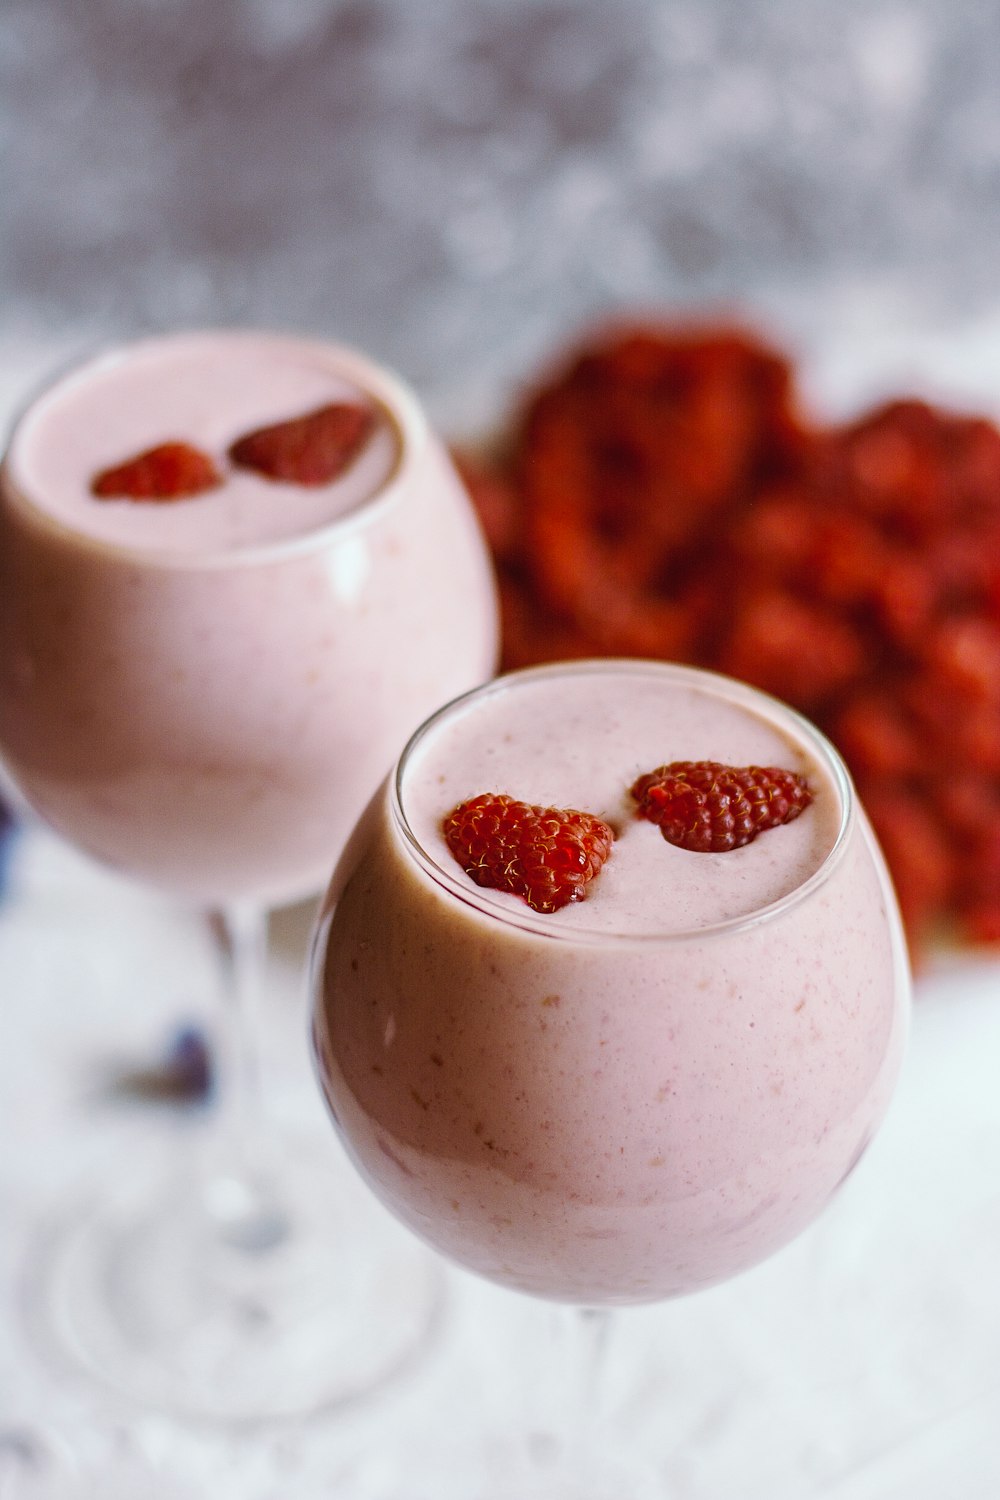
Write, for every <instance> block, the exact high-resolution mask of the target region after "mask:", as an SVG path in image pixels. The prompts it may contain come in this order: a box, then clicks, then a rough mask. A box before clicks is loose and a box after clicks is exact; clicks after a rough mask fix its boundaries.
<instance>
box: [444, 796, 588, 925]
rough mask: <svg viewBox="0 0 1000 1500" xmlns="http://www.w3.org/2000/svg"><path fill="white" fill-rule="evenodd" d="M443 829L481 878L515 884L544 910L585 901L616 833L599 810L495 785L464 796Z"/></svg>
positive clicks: (499, 885)
mask: <svg viewBox="0 0 1000 1500" xmlns="http://www.w3.org/2000/svg"><path fill="white" fill-rule="evenodd" d="M442 831H443V833H444V836H445V840H446V842H447V844H448V848H449V849H450V850H451V853H452V854H453V855H454V857H455V859H456V860H457V861H458V863H459V864H460V865H461V866H462V869H463V870H464V871H465V873H466V874H467V875H469V876H470V877H471V878H472V879H473V880H474V881H475V882H476V884H477V885H481V886H487V887H489V888H491V889H493V890H500V891H510V892H511V893H512V894H513V895H516V896H520V897H522V899H523V900H525V901H526V902H527V903H528V905H529V906H530V907H532V908H533V909H534V910H535V911H539V912H553V911H558V909H559V908H560V907H562V906H567V905H568V904H569V903H570V902H571V901H582V900H583V899H584V898H585V896H586V894H587V887H588V886H589V884H590V882H591V881H592V880H594V879H595V878H596V876H597V875H599V874H600V872H601V870H602V868H603V866H604V863H605V861H606V860H607V858H608V856H609V855H610V853H611V845H612V844H613V842H614V837H615V835H614V830H613V829H612V828H611V827H610V826H609V825H608V824H607V823H605V822H603V821H602V819H600V818H598V817H596V816H595V815H594V814H593V813H586V812H577V811H576V810H575V809H573V808H559V807H537V806H533V805H531V804H529V803H527V802H518V801H517V800H516V799H515V798H514V797H509V796H500V795H497V794H495V793H490V792H484V793H482V794H480V795H479V796H478V797H473V798H471V799H470V800H469V801H467V802H462V803H460V804H459V805H458V807H456V808H454V809H453V810H452V811H451V812H450V813H449V814H448V816H447V817H446V818H445V819H444V821H443V823H442Z"/></svg>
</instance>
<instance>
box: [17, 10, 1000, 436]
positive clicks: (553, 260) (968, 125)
mask: <svg viewBox="0 0 1000 1500" xmlns="http://www.w3.org/2000/svg"><path fill="white" fill-rule="evenodd" d="M998 51H1000V7H997V6H996V5H994V4H992V3H990V0H908V3H902V0H899V3H892V0H882V3H878V0H875V3H872V0H840V3H838V4H837V5H830V4H828V3H826V0H769V3H766V4H765V3H757V4H746V3H741V0H615V4H614V5H609V4H607V3H605V0H474V3H473V0H464V3H463V0H419V3H417V0H409V3H408V0H213V3H212V4H211V5H205V4H203V3H199V0H76V3H74V4H73V5H66V4H64V3H61V0H7V3H6V5H5V7H4V24H3V33H2V37H0V129H2V131H3V137H4V152H3V167H2V173H3V176H2V195H3V197H2V201H3V205H4V221H5V233H4V235H3V241H2V246H0V291H2V297H0V364H2V370H3V382H4V390H5V391H8V392H9V394H10V397H11V399H13V400H16V399H17V397H18V395H19V394H20V393H21V392H23V390H24V388H25V378H26V380H27V384H28V385H30V383H31V379H32V377H33V376H34V375H35V373H36V372H37V369H38V367H39V366H41V367H42V370H43V372H44V370H45V369H46V368H48V366H49V365H50V363H51V362H52V361H53V360H54V361H58V360H60V359H61V358H62V357H63V356H64V355H65V354H68V355H69V356H72V355H74V354H75V353H77V352H78V351H79V350H81V349H89V348H90V347H91V346H92V344H93V343H95V342H103V341H106V340H107V339H109V338H114V337H116V336H118V335H121V334H132V333H134V332H136V331H141V330H146V329H155V328H164V327H169V326H176V325H191V324H202V323H227V322H259V323H267V324H277V325H281V326H286V327H289V328H294V329H299V330H304V331H311V332H317V333H322V334H332V335H336V336H339V337H342V338H344V339H346V340H348V341H352V342H355V343H358V344H360V345H362V346H364V347H365V348H367V349H369V350H370V351H371V352H372V353H373V354H375V355H377V356H378V357H380V358H381V359H383V360H384V361H386V362H388V363H389V364H391V365H394V366H396V367H397V368H398V369H399V370H400V371H401V372H402V373H404V374H405V375H407V376H408V377H409V378H410V379H411V380H412V381H413V382H414V383H415V384H416V385H417V386H418V388H419V389H420V391H421V393H422V394H423V396H424V398H425V400H426V401H427V402H428V403H429V404H430V406H431V409H432V412H433V414H434V415H435V416H436V417H437V418H438V420H439V421H440V422H442V423H444V424H445V425H446V426H447V427H448V428H449V429H450V430H451V431H452V432H462V433H467V432H469V431H474V430H479V429H481V428H483V427H484V426H487V425H489V424H490V423H491V422H493V421H494V420H495V419H496V416H497V412H498V410H499V409H500V408H501V407H502V405H503V404H504V403H505V402H506V401H507V400H508V399H509V394H510V392H511V390H512V389H514V388H516V387H517V386H518V384H519V383H520V382H522V381H523V380H524V379H525V378H527V377H528V376H529V375H530V374H533V373H534V372H535V370H536V368H537V366H538V363H539V362H540V361H541V360H542V359H543V358H545V357H546V356H547V355H549V354H550V353H551V351H552V349H553V347H554V345H558V344H559V343H560V342H561V341H562V340H564V339H565V338H566V337H567V335H569V334H572V333H575V332H576V331H577V330H579V329H580V328H581V327H582V326H584V325H585V324H586V323H587V322H588V320H589V319H591V318H592V317H593V316H594V315H596V314H603V313H604V312H606V311H607V310H608V309H610V308H617V307H622V306H624V307H627V308H629V309H630V310H634V309H636V308H637V307H638V308H654V309H657V310H660V309H663V308H668V309H669V308H673V307H675V306H678V305H685V306H693V307H695V308H698V309H703V308H706V307H711V308H715V307H719V306H731V305H733V304H738V305H739V306H741V307H746V306H749V307H750V308H751V309H763V310H765V311H766V312H768V313H769V314H770V315H772V319H773V317H779V318H780V319H781V320H782V322H783V324H784V326H786V327H787V328H788V330H789V334H790V337H792V338H794V339H795V340H796V341H797V343H798V344H799V345H800V346H802V345H803V344H805V343H806V341H809V340H811V338H812V335H813V333H814V331H815V332H818V333H819V334H823V333H824V332H828V333H829V335H830V338H833V339H835V341H836V345H837V349H838V350H839V348H840V346H841V343H842V341H843V340H844V338H845V337H846V335H847V332H848V331H849V332H850V334H851V337H852V339H853V340H854V341H855V344H856V342H857V341H858V340H861V341H863V340H864V339H865V337H866V334H867V335H868V336H869V337H870V338H876V337H878V336H882V337H883V338H888V337H889V335H893V336H894V337H895V338H896V339H899V338H901V337H902V336H903V334H904V333H905V332H906V331H907V330H912V328H913V326H914V325H915V324H919V326H920V328H921V330H922V331H923V332H925V333H926V332H927V331H928V330H930V331H935V330H940V329H942V328H943V329H947V330H950V331H954V329H955V328H956V326H959V325H961V326H962V327H965V326H966V325H968V324H978V323H979V322H980V321H981V320H982V319H984V318H985V319H990V320H996V319H997V318H998V317H1000V308H998V292H997V285H996V274H995V260H996V256H995V241H996V237H997V233H998V230H1000V102H998V96H997V91H996V77H995V66H994V65H995V59H996V56H997V54H998ZM817 342H818V343H820V344H821V346H822V347H823V348H824V350H825V353H824V359H825V362H826V364H825V366H824V368H826V367H829V368H830V370H831V371H833V370H834V351H833V350H832V349H831V348H830V347H829V340H824V339H822V338H820V339H817ZM896 358H897V362H898V360H899V359H901V358H902V356H898V355H897V356H896ZM28 365H30V366H32V368H31V369H28V368H26V366H28ZM829 388H830V392H831V399H833V397H835V396H836V395H838V394H839V393H840V388H839V387H838V386H837V385H836V383H835V380H834V378H833V376H832V375H831V377H830V378H829Z"/></svg>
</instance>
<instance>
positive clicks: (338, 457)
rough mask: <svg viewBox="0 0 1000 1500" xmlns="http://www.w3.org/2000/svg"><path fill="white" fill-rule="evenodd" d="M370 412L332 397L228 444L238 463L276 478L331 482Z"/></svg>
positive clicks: (361, 436) (364, 430)
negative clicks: (328, 403)
mask: <svg viewBox="0 0 1000 1500" xmlns="http://www.w3.org/2000/svg"><path fill="white" fill-rule="evenodd" d="M374 423H375V413H374V412H373V411H372V410H371V409H370V408H369V407H366V406H358V405H357V404H356V403H354V402H344V401H336V402H332V403H331V404H330V405H328V406H321V407H319V409H318V410H316V411H311V412H307V413H305V414H304V415H303V416H300V417H292V418H291V419H290V420H289V421H287V422H275V423H274V424H273V425H272V426H269V427H259V428H257V429H256V430H255V431H253V432H247V433H244V435H243V436H242V437H240V438H237V440H236V442H234V443H233V444H232V446H231V447H230V449H229V458H230V460H231V462H232V463H234V464H235V465H236V467H237V468H239V469H252V470H253V471H254V472H255V473H256V474H260V475H261V476H262V477H263V478H264V479H270V480H273V481H275V482H276V483H283V484H298V485H304V486H306V487H307V488H314V487H318V486H319V485H323V484H332V482H333V481H334V480H335V479H339V478H340V476H341V474H343V473H344V472H345V471H346V470H347V469H348V468H350V466H351V464H352V463H353V462H354V460H355V459H356V458H357V457H358V455H359V454H360V452H361V450H362V448H364V446H365V444H366V443H367V441H368V438H369V436H370V434H371V431H372V428H373V426H374Z"/></svg>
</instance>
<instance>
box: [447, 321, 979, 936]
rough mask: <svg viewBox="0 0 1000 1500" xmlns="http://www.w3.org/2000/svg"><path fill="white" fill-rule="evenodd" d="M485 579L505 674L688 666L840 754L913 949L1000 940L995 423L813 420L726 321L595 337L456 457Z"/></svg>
mask: <svg viewBox="0 0 1000 1500" xmlns="http://www.w3.org/2000/svg"><path fill="white" fill-rule="evenodd" d="M456 459H457V461H458V464H459V467H460V469H461V470H462V472H463V474H464V476H465V478H466V480H467V483H468V484H469V488H470V490H471V492H472V495H473V498H474V500H475V501H476V504H477V507H478V510H479V513H480V516H481V518H482V521H483V524H484V527H485V530H486V533H487V536H488V538H489V541H490V544H491V547H492V549H493V554H494V557H495V560H496V565H497V570H498V573H499V579H500V589H501V599H502V607H503V643H504V644H503V651H504V659H503V666H504V667H505V668H508V669H509V668H514V667H519V666H525V665H528V664H531V663H535V662H543V661H552V660H557V659H565V658H570V657H582V656H641V657H653V658H663V659H667V660H672V661H682V662H690V663H694V664H696V665H699V666H704V667H708V668H712V669H714V670H716V671H720V672H724V673H728V674H730V675H731V676H734V677H738V678H742V679H743V680H744V681H746V682H750V683H753V684H755V685H756V686H758V687H760V688H763V689H764V690H765V691H767V692H769V693H772V694H774V695H775V696H777V697H779V698H782V699H784V700H785V701H786V702H788V703H791V704H792V705H794V706H795V707H796V708H798V709H800V710H801V711H802V712H803V713H805V714H806V715H808V717H809V718H811V719H812V720H813V721H814V722H815V723H817V724H818V725H819V726H820V728H821V729H823V730H824V731H825V732H826V733H827V734H828V735H829V737H830V738H831V739H832V740H833V741H834V743H835V744H836V745H837V746H838V747H839V749H840V750H841V752H842V753H843V755H844V757H845V759H846V760H847V762H848V765H849V766H850V769H851V771H852V773H853V775H854V778H855V781H856V783H857V785H858V788H859V791H860V794H861V797H862V800H863V802H864V804H865V806H866V807H867V809H868V813H869V815H870V817H871V819H872V822H873V823H874V825H875V828H876V831H877V833H878V836H879V839H880V841H881V843H882V847H883V849H884V850H885V853H886V856H887V859H888V861H889V864H890V867H891V870H892V874H893V878H894V881H895V884H896V889H897V892H898V895H899V900H900V905H901V907H902V910H903V915H904V919H905V921H906V925H907V931H908V934H909V938H910V942H911V946H912V949H913V952H914V956H915V957H918V958H919V957H920V956H921V955H922V954H923V953H924V952H925V951H926V949H927V947H928V945H929V944H930V942H931V941H935V942H937V941H940V940H945V941H948V940H958V941H965V942H992V943H997V942H1000V430H998V429H997V427H996V426H994V424H993V423H992V422H990V421H988V420H987V419H985V418H984V417H981V416H976V415H959V414H956V413H953V412H950V411H945V410H941V409H939V408H937V407H935V406H931V405H929V404H927V403H926V402H924V401H920V400H913V399H906V400H902V399H901V400H894V401H890V402H888V403H886V404H884V405H881V406H879V407H877V408H876V409H874V410H872V411H869V412H866V413H864V414H863V415H861V416H860V417H858V418H856V419H855V420H854V421H852V422H850V423H848V424H847V425H843V426H834V427H828V426H820V425H818V424H817V423H816V422H815V421H810V420H808V419H807V417H806V416H805V414H804V411H803V408H802V405H801V402H800V400H799V398H798V396H797V393H796V389H795V382H794V374H793V370H792V367H791V364H790V362H789V361H788V360H787V359H786V358H785V357H783V355H782V354H781V353H779V352H776V351H775V350H773V349H771V348H769V347H768V346H767V345H766V344H764V343H763V342H761V341H760V340H759V339H758V338H757V337H756V336H755V335H753V334H750V333H748V332H745V331H743V330H740V329H738V328H729V327H657V326H652V325H647V324H644V325H641V326H628V327H623V326H618V327H614V328H609V329H606V330H603V331H601V332H598V333H594V334H593V335H591V337H590V338H589V339H588V340H586V341H585V342H584V343H583V345H582V346H581V347H579V348H577V349H576V350H575V351H573V352H572V353H571V354H570V355H569V356H568V357H566V358H565V359H564V360H563V361H562V362H561V363H560V364H559V365H558V366H555V367H553V368H552V369H551V370H550V371H549V372H548V373H547V374H546V375H545V376H544V377H543V379H542V380H541V381H540V382H539V384H538V385H537V386H536V387H535V389H534V390H533V391H532V392H531V393H530V394H529V395H528V397H527V398H526V399H525V400H524V401H523V402H522V404H521V407H520V409H519V410H518V411H517V412H515V414H514V417H513V419H512V421H511V422H510V424H509V427H508V431H507V432H506V434H505V435H504V437H503V438H502V440H501V442H500V443H499V444H498V446H497V449H496V451H494V452H492V453H490V454H488V455H486V456H484V455H483V454H475V455H473V454H471V453H469V452H464V451H459V452H458V453H456Z"/></svg>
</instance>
